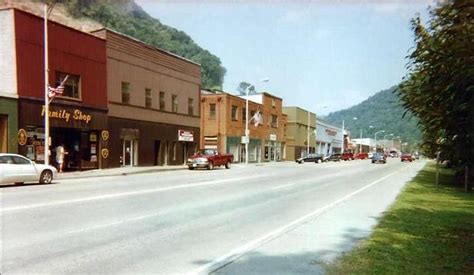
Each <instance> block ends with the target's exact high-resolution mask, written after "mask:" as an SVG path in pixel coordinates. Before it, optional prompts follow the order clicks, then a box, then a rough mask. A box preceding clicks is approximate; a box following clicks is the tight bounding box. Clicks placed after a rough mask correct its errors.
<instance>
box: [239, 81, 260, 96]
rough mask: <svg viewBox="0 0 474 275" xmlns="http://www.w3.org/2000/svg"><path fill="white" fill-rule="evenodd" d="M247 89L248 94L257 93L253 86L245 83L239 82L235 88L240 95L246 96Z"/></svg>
mask: <svg viewBox="0 0 474 275" xmlns="http://www.w3.org/2000/svg"><path fill="white" fill-rule="evenodd" d="M247 88H248V89H249V94H255V93H256V92H257V91H256V90H255V86H253V85H252V84H250V83H248V82H245V81H242V82H240V84H239V86H238V87H237V91H238V92H239V94H240V95H246V94H247Z"/></svg>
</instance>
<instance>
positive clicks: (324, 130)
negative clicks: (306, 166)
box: [316, 118, 342, 154]
mask: <svg viewBox="0 0 474 275" xmlns="http://www.w3.org/2000/svg"><path fill="white" fill-rule="evenodd" d="M341 148H342V128H340V127H338V126H334V125H332V124H330V123H329V122H326V121H324V120H322V119H319V118H317V119H316V153H320V154H330V153H340V152H341Z"/></svg>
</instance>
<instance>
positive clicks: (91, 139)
mask: <svg viewBox="0 0 474 275" xmlns="http://www.w3.org/2000/svg"><path fill="white" fill-rule="evenodd" d="M89 141H92V142H96V141H97V135H96V134H95V133H91V134H90V136H89Z"/></svg>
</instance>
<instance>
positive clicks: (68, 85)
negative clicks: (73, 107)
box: [56, 72, 81, 99]
mask: <svg viewBox="0 0 474 275" xmlns="http://www.w3.org/2000/svg"><path fill="white" fill-rule="evenodd" d="M66 77H67V79H66ZM64 80H66V81H65V82H64V91H63V94H62V95H61V97H63V98H73V99H81V78H80V76H78V75H73V74H67V73H63V72H56V85H57V86H59V85H60V84H61V83H63V81H64Z"/></svg>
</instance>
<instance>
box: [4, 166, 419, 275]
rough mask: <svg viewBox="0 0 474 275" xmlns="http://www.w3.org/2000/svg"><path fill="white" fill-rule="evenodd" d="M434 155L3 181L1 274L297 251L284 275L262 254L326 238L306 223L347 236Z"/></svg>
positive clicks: (228, 269) (186, 265) (160, 266)
mask: <svg viewBox="0 0 474 275" xmlns="http://www.w3.org/2000/svg"><path fill="white" fill-rule="evenodd" d="M423 164H424V162H423V161H417V162H414V163H400V161H399V160H398V159H393V160H389V162H388V163H387V164H385V165H383V164H371V163H370V161H351V162H341V163H324V164H313V163H305V164H303V165H297V164H295V163H290V162H287V163H271V164H265V165H260V166H256V165H251V166H249V167H245V166H243V165H235V166H233V167H232V169H230V170H226V169H223V168H222V169H216V170H214V171H206V170H198V171H188V170H181V171H171V172H160V173H149V174H137V175H128V176H112V177H100V178H87V179H68V180H61V181H60V182H56V183H55V184H51V185H26V186H20V187H13V186H6V187H5V186H3V187H2V188H1V189H0V190H1V205H2V209H1V217H2V219H1V241H2V243H1V246H2V249H1V255H0V259H1V266H0V269H1V274H18V273H28V274H31V273H35V274H36V273H47V274H57V273H61V274H64V273H68V274H70V273H103V274H104V273H109V274H112V273H113V274H117V273H129V274H137V273H153V274H189V273H209V272H212V271H214V270H216V269H218V270H217V271H216V272H217V273H222V274H227V273H229V274H231V273H232V274H246V273H249V274H250V273H256V274H262V273H268V274H270V273H272V274H276V273H278V272H275V270H272V268H273V269H274V268H279V270H280V271H281V272H282V273H293V271H295V272H297V270H298V269H292V268H298V267H297V265H298V263H297V262H298V261H295V259H293V260H292V261H293V262H295V263H294V266H293V267H292V265H291V261H290V264H288V266H287V268H288V269H287V270H286V271H284V272H283V271H282V270H283V269H281V267H278V266H277V267H275V266H272V264H271V263H270V262H265V261H263V260H262V261H261V262H258V259H262V258H261V255H262V253H267V254H271V253H272V251H273V252H275V253H277V254H278V253H280V254H281V253H283V254H284V253H289V251H291V253H297V251H296V250H295V249H297V250H298V249H300V248H295V247H297V244H298V243H300V244H301V242H303V243H305V244H306V246H307V245H308V244H311V243H312V242H311V239H314V238H315V237H313V236H311V235H306V234H303V235H304V236H300V237H299V239H298V234H294V233H295V232H298V230H303V229H304V228H305V226H309V225H311V226H313V227H314V228H319V229H321V228H324V232H326V231H327V232H336V233H337V232H339V231H338V230H340V229H337V227H338V225H339V224H347V223H353V224H358V225H360V224H361V223H364V221H363V219H366V218H367V217H366V216H367V215H362V216H361V217H360V219H357V218H355V217H356V216H357V215H356V214H361V213H368V215H377V214H378V213H379V212H381V211H383V209H385V207H386V206H387V205H388V204H389V203H390V202H391V201H393V199H394V198H395V196H396V194H397V193H398V191H399V189H400V188H401V187H402V186H403V184H404V183H405V182H406V181H407V180H409V178H410V177H412V176H413V175H414V174H416V172H417V171H418V170H419V169H420V168H421V167H422V166H423ZM387 190H390V195H387V194H385V195H384V192H388V191H387ZM364 194H369V195H370V196H372V197H374V198H376V199H374V205H376V207H375V206H373V205H371V202H370V201H369V202H368V201H367V199H368V198H367V196H364ZM369 200H372V199H370V198H369ZM348 205H349V206H350V210H351V211H352V212H353V213H355V214H352V215H351V217H352V219H351V218H348V217H347V213H349V212H347V211H346V210H344V209H345V208H344V207H346V208H347V207H348ZM374 209H379V210H377V211H375V212H374ZM338 211H339V213H338ZM364 211H365V212H364ZM371 211H372V212H371ZM373 212H374V213H373ZM324 213H326V215H328V214H327V213H335V214H331V215H333V216H327V217H325V218H324V217H323V216H322V215H323V214H324ZM344 213H345V214H346V216H344ZM328 219H329V220H331V221H332V222H331V223H327V221H328ZM372 220H373V219H372ZM325 222H326V223H325ZM372 223H373V222H372ZM372 223H371V222H365V224H366V226H368V227H369V228H370V226H372ZM336 233H334V234H336ZM292 234H293V236H292ZM340 234H344V232H343V231H341V232H340ZM294 235H296V237H294ZM333 237H334V236H333ZM313 244H314V246H318V245H319V246H327V247H325V248H329V247H330V246H331V245H335V244H332V243H330V242H328V243H324V242H323V243H321V242H320V243H313ZM337 245H338V246H339V247H340V243H338V244H337ZM348 247H350V246H348ZM301 249H306V250H307V249H308V247H305V248H301ZM259 250H260V252H259V254H258V257H254V258H252V259H251V261H249V257H251V256H252V255H255V254H252V253H256V251H259ZM342 250H343V249H342ZM285 251H286V252H285ZM314 251H316V250H314ZM337 251H341V249H339V250H337ZM259 257H260V258H259ZM312 257H315V256H314V255H313V256H312ZM302 261H311V256H309V257H308V255H307V257H306V258H304V259H302ZM229 263H230V264H229ZM224 264H228V265H226V266H224V267H223V265H224ZM300 264H301V263H300ZM252 265H254V266H255V265H257V266H258V269H255V268H252V267H251V266H252ZM305 266H306V269H305V270H306V271H304V272H307V273H313V272H312V271H315V272H314V273H316V270H318V268H319V267H318V266H316V265H314V266H313V265H308V264H305ZM312 268H315V269H314V270H312ZM304 272H303V273H304Z"/></svg>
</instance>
